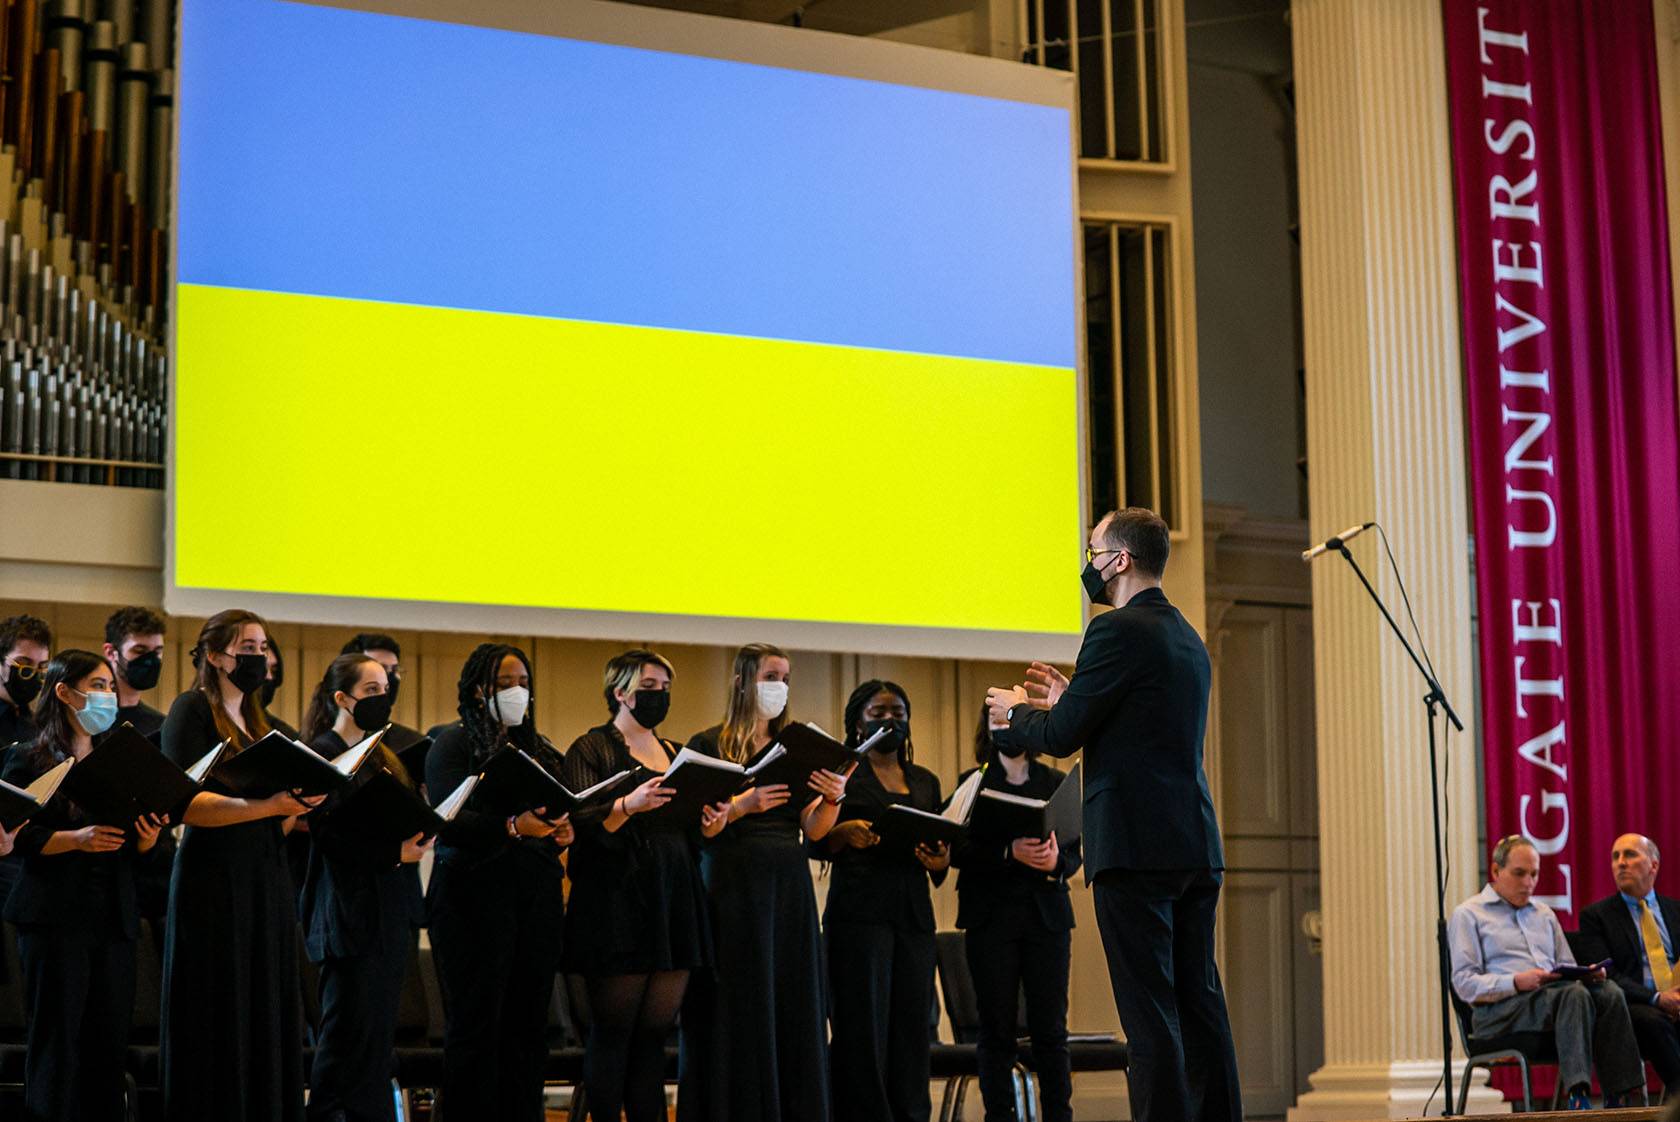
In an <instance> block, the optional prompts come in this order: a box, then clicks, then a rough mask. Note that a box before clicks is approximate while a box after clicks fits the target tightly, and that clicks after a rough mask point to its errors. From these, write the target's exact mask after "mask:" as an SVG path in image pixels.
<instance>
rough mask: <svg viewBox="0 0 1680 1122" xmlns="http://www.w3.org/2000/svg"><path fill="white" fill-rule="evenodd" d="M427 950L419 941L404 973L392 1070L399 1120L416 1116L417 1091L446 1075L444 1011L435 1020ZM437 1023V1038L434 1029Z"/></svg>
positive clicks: (436, 1083)
mask: <svg viewBox="0 0 1680 1122" xmlns="http://www.w3.org/2000/svg"><path fill="white" fill-rule="evenodd" d="M431 953H432V952H431V948H429V947H428V948H426V949H425V950H424V951H422V950H421V949H420V947H419V946H418V943H417V944H416V946H415V947H414V949H413V950H412V951H411V952H410V954H409V958H408V970H407V972H406V973H405V974H404V975H403V988H402V997H401V999H400V1000H399V1001H398V1004H397V1038H396V1049H395V1055H394V1057H393V1068H392V1073H391V1093H392V1095H393V1096H395V1098H396V1112H397V1119H398V1122H408V1120H409V1119H411V1118H413V1117H414V1116H415V1113H416V1112H415V1101H414V1099H415V1095H414V1092H415V1091H417V1090H421V1089H423V1088H432V1087H436V1086H437V1085H438V1083H439V1082H441V1081H442V1078H443V1046H442V1041H443V1021H442V1013H441V1011H440V1012H438V1013H437V1016H436V1018H435V1020H434V1016H433V1012H434V1010H433V1006H432V998H431V993H430V991H429V990H428V989H427V985H426V977H425V967H424V965H423V962H422V956H423V957H424V959H425V960H429V959H430V958H431ZM434 1024H435V1026H436V1032H437V1039H436V1041H434V1040H433V1037H432V1033H433V1028H434Z"/></svg>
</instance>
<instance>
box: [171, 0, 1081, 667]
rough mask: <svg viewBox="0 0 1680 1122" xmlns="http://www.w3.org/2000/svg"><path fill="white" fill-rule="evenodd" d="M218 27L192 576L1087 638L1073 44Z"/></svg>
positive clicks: (681, 30) (744, 635) (394, 606)
mask: <svg viewBox="0 0 1680 1122" xmlns="http://www.w3.org/2000/svg"><path fill="white" fill-rule="evenodd" d="M180 34H181V42H180V50H179V53H178V56H177V57H178V59H179V77H178V95H177V105H178V112H177V151H176V169H177V176H176V181H175V182H176V184H177V190H176V196H175V207H176V222H175V230H176V245H175V248H176V255H175V287H174V296H175V302H174V316H173V328H174V335H173V360H174V361H173V373H174V377H173V379H172V386H171V395H172V412H171V418H172V423H171V425H170V435H171V469H172V470H171V471H170V473H169V474H170V484H171V492H170V496H169V503H168V509H169V525H168V533H167V536H168V541H167V555H168V579H167V582H166V585H167V587H166V599H165V602H166V606H167V608H168V609H169V610H170V611H171V612H174V613H181V614H206V613H209V612H212V611H215V610H218V609H220V608H223V607H228V606H233V605H239V606H246V607H250V608H253V609H255V610H257V611H259V612H262V613H264V614H266V615H268V616H269V617H271V618H274V619H277V620H287V621H298V622H318V623H343V624H356V625H372V624H378V625H384V626H389V627H413V628H428V629H441V630H473V631H486V632H490V631H496V632H512V633H519V634H538V635H558V636H580V637H599V638H608V637H611V638H636V639H658V640H664V641H675V642H706V643H736V642H741V641H747V640H753V639H765V640H769V641H774V642H781V643H784V644H788V645H791V646H796V647H799V648H803V649H832V650H856V651H876V652H882V653H906V654H929V655H952V656H958V657H991V658H1013V657H1024V656H1029V655H1031V656H1041V657H1042V656H1061V655H1065V654H1067V653H1068V652H1070V651H1071V650H1072V649H1073V646H1074V645H1075V643H1076V640H1077V636H1078V633H1079V631H1080V629H1081V627H1082V625H1083V622H1084V610H1083V604H1082V601H1081V598H1080V590H1079V582H1078V570H1079V568H1080V565H1081V563H1082V558H1081V557H1080V554H1079V549H1080V547H1081V545H1082V533H1083V520H1084V514H1083V494H1084V485H1083V467H1082V465H1083V463H1084V455H1083V438H1082V432H1083V423H1082V413H1081V402H1082V399H1083V388H1082V387H1083V382H1082V377H1081V373H1080V370H1079V357H1078V356H1079V350H1080V348H1079V345H1078V332H1079V329H1080V328H1079V306H1078V283H1079V280H1078V272H1077V270H1078V263H1077V260H1076V254H1075V252H1074V249H1075V244H1076V241H1075V239H1076V237H1077V217H1076V215H1077V212H1076V207H1075V199H1074V192H1075V183H1076V180H1075V159H1074V149H1073V132H1072V120H1071V110H1070V105H1071V98H1072V85H1071V78H1070V76H1069V75H1066V74H1062V73H1059V72H1054V71H1045V70H1042V69H1038V68H1033V67H1027V66H1021V65H1015V64H1012V63H1009V62H1004V61H998V60H992V59H985V58H978V57H971V56H966V55H961V54H958V53H955V52H947V51H934V50H928V49H923V48H917V47H911V46H906V45H903V44H898V43H891V42H884V41H879V40H874V39H862V38H853V37H844V36H837V35H828V34H823V33H815V32H810V31H804V30H796V29H793V28H787V27H779V26H770V25H763V24H754V23H747V22H744V21H735V20H722V19H713V18H708V17H700V16H693V15H688V14H683V13H672V12H666V11H660V10H653V9H647V8H640V7H632V6H629V5H622V4H607V3H590V2H569V3H564V4H531V3H526V2H524V0H471V2H469V0H389V2H371V0H363V2H360V3H357V4H355V5H354V6H353V7H352V6H350V5H328V4H321V3H295V2H284V0H184V3H183V4H182V22H181V32H180Z"/></svg>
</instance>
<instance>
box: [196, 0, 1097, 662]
mask: <svg viewBox="0 0 1680 1122" xmlns="http://www.w3.org/2000/svg"><path fill="white" fill-rule="evenodd" d="M186 2H188V3H191V2H198V3H206V2H214V0H186ZM289 2H292V3H306V4H310V5H313V6H316V7H325V8H339V9H345V10H350V11H361V12H371V13H378V14H384V15H393V16H407V17H413V18H420V19H428V20H435V21H438V22H443V23H454V24H460V25H464V26H474V27H488V28H496V29H501V30H507V31H516V32H525V33H530V34H538V35H549V36H555V37H559V38H565V39H579V40H587V41H592V42H598V43H607V44H612V45H618V46H627V47H639V48H643V49H648V50H661V51H669V52H672V53H676V54H684V55H693V56H699V57H706V58H716V59H723V60H728V61H735V62H746V63H753V64H757V65H761V66H774V67H778V68H781V69H789V70H801V71H809V72H812V73H819V74H830V75H835V76H839V77H850V78H861V79H866V80H873V81H880V82H888V83H892V84H895V85H901V86H914V87H920V88H924V89H933V90H944V91H948V92H952V93H962V94H971V95H976V96H981V97H993V98H1000V99H1004V100H1011V101H1018V102H1025V103H1029V104H1034V105H1046V106H1051V107H1053V108H1058V109H1063V110H1066V111H1067V114H1068V133H1069V147H1068V151H1069V155H1070V162H1071V164H1072V167H1071V169H1070V176H1069V181H1070V183H1071V185H1072V188H1071V189H1072V194H1073V198H1072V199H1071V200H1070V202H1071V207H1070V214H1071V217H1072V225H1071V227H1070V229H1069V231H1068V237H1069V238H1070V239H1071V245H1072V247H1073V251H1072V253H1071V254H1070V259H1071V261H1072V267H1073V276H1072V278H1071V285H1070V293H1071V294H1072V296H1073V300H1072V304H1073V306H1072V307H1071V308H1070V309H1069V314H1070V316H1071V317H1072V318H1073V321H1074V322H1073V330H1074V332H1075V341H1076V342H1075V354H1076V361H1075V373H1076V379H1077V399H1078V421H1077V433H1078V442H1079V447H1078V463H1079V480H1078V492H1079V511H1080V512H1081V520H1080V521H1081V524H1080V525H1078V526H1075V527H1071V528H1070V538H1069V543H1068V559H1069V568H1068V574H1067V592H1066V595H1067V596H1068V597H1069V599H1070V600H1073V599H1077V600H1078V604H1079V611H1080V616H1081V618H1083V617H1084V615H1085V612H1086V609H1085V605H1084V599H1083V596H1082V593H1081V591H1080V587H1079V581H1078V579H1077V576H1078V567H1077V564H1076V562H1077V559H1078V557H1079V556H1080V551H1081V550H1083V548H1084V546H1085V527H1084V525H1083V515H1084V512H1086V511H1087V510H1088V509H1089V505H1090V458H1089V451H1088V450H1089V446H1090V432H1089V416H1088V404H1087V403H1088V397H1087V395H1088V384H1087V378H1088V374H1087V370H1086V358H1085V347H1084V337H1085V334H1084V333H1085V313H1084V306H1083V302H1082V300H1081V299H1080V294H1081V293H1083V291H1084V258H1083V253H1082V251H1081V248H1080V247H1081V245H1082V241H1081V228H1080V221H1081V216H1080V210H1079V198H1078V193H1079V177H1078V152H1079V137H1078V122H1077V109H1076V105H1075V98H1076V96H1077V87H1076V84H1075V80H1074V77H1073V75H1072V74H1070V73H1067V72H1065V71H1058V70H1050V69H1047V68H1043V67H1036V66H1029V65H1026V64H1020V63H1014V62H1010V61H1008V60H1004V59H994V58H989V57H985V56H980V55H969V54H963V53H960V52H955V51H946V50H938V49H934V48H929V47H920V46H914V45H911V44H905V43H897V42H892V41H889V40H883V39H875V38H863V37H855V36H848V35H841V34H837V33H832V32H823V31H811V30H806V29H802V28H792V27H785V26H780V25H774V24H763V23H755V22H751V21H746V20H734V19H727V18H723V17H717V16H705V15H696V14H692V13H687V12H675V11H669V10H666V9H662V8H645V7H639V6H635V5H632V4H626V3H609V2H606V0H566V2H565V3H563V4H531V3H529V0H338V2H333V3H328V2H326V0H289ZM180 26H181V20H180V15H179V13H178V14H177V20H176V32H175V33H176V37H177V41H176V57H177V58H179V57H180V42H179V37H180ZM187 96H191V95H190V91H187V90H184V89H177V91H176V101H177V106H179V105H180V104H181V103H182V101H183V98H184V97H187ZM180 116H181V115H180V112H179V111H177V112H176V113H175V114H173V115H172V120H173V127H174V136H173V137H172V138H171V145H170V153H171V161H172V168H171V183H177V182H179V172H180ZM172 195H173V197H172V201H171V206H172V207H173V208H176V213H173V214H172V217H171V226H170V231H171V239H170V286H171V292H172V293H173V292H174V289H175V283H176V276H175V271H174V263H175V242H174V237H175V233H176V231H178V230H179V228H180V226H179V213H178V208H179V205H180V203H179V200H180V192H179V191H174V192H172ZM176 322H177V317H175V316H173V315H172V316H171V317H170V319H169V333H168V339H167V345H168V353H169V370H170V372H171V375H173V372H174V371H175V369H176V338H175V331H176ZM175 383H176V379H175V378H174V377H173V376H171V377H170V378H169V424H168V437H169V439H168V456H169V461H168V470H167V471H166V473H165V477H166V484H165V487H166V494H165V502H164V543H163V545H164V574H163V575H164V582H163V584H164V608H165V610H166V611H168V612H169V613H170V614H171V615H185V616H208V615H212V614H214V613H215V612H218V611H221V610H222V609H224V608H228V607H232V606H238V607H242V608H246V609H249V610H251V611H254V612H256V613H258V614H259V615H261V616H263V617H264V618H265V619H269V620H272V621H275V622H281V623H298V624H319V625H325V626H337V627H345V628H360V629H366V628H369V627H383V628H389V629H399V630H418V631H446V632H461V633H489V634H516V635H533V636H542V637H551V638H559V639H614V640H627V641H659V642H668V643H692V644H701V645H721V646H735V645H740V644H744V643H749V642H770V643H775V644H778V645H781V646H784V647H788V648H791V649H797V650H825V651H835V652H844V653H858V654H882V655H908V656H923V657H936V658H956V659H995V660H1024V659H1033V658H1038V659H1066V658H1071V657H1072V655H1073V654H1074V653H1075V652H1076V651H1077V650H1078V647H1079V643H1080V639H1081V636H1080V635H1078V634H1062V633H1058V632H1023V631H996V630H985V629H966V628H940V627H903V626H893V625H887V624H863V623H839V622H814V621H808V620H776V619H760V618H742V617H719V616H701V615H677V614H665V613H655V612H636V611H588V610H580V609H571V608H548V607H524V606H515V605H501V604H471V603H462V602H445V601H418V600H395V599H382V598H376V597H345V596H323V595H306V594H297V593H276V592H249V591H242V590H231V591H224V590H219V589H206V588H196V587H183V586H181V585H179V584H178V583H176V579H175V465H176V461H175V437H176V424H175V417H176V401H175V388H176V387H175ZM399 435H400V434H399ZM250 544H251V545H252V546H253V547H254V546H255V545H256V544H257V543H256V542H252V543H250ZM959 563H960V559H959V558H957V557H955V556H953V559H952V564H953V565H955V564H959ZM1007 594H1008V590H1007V589H1000V590H999V595H1007Z"/></svg>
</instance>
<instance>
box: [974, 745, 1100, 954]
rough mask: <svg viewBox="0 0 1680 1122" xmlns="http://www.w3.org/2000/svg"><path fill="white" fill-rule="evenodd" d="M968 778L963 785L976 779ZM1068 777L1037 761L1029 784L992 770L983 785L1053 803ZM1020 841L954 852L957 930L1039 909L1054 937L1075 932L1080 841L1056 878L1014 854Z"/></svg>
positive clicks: (1063, 854)
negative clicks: (1072, 889)
mask: <svg viewBox="0 0 1680 1122" xmlns="http://www.w3.org/2000/svg"><path fill="white" fill-rule="evenodd" d="M973 774H974V771H973V769H970V770H968V771H966V772H964V773H963V774H962V776H961V777H960V778H959V779H958V781H957V782H958V784H959V785H960V784H961V783H962V782H963V781H965V780H967V779H968V777H969V776H971V775H973ZM1066 778H1067V775H1066V773H1064V772H1062V771H1060V770H1058V769H1056V768H1053V767H1051V766H1050V765H1048V764H1043V763H1040V762H1038V761H1037V760H1034V761H1032V762H1031V763H1030V764H1028V765H1027V779H1026V782H1024V783H1020V784H1014V783H1011V782H1009V777H1008V776H1007V775H1005V774H1004V770H1003V767H1002V765H1001V764H1000V765H997V766H995V767H990V768H987V769H986V775H985V778H984V779H982V780H981V781H980V786H981V788H982V789H985V788H990V789H991V790H994V791H1003V792H1006V793H1008V794H1011V795H1021V796H1024V797H1025V798H1029V799H1048V798H1049V797H1050V796H1051V795H1054V794H1055V793H1056V788H1058V787H1060V786H1061V785H1062V780H1064V779H1066ZM1013 841H1014V839H1008V840H1004V839H1000V838H966V839H964V840H963V841H962V842H959V843H958V844H957V845H955V846H952V848H951V866H952V868H954V869H956V870H957V926H958V927H962V928H968V927H980V926H983V925H984V924H986V923H987V922H989V921H990V920H992V919H994V918H997V917H998V916H999V915H1000V913H1002V912H1004V911H1006V910H1015V909H1020V908H1031V907H1036V908H1037V909H1038V912H1039V915H1040V916H1041V917H1042V918H1043V920H1044V925H1045V926H1046V927H1048V928H1049V929H1050V930H1052V931H1067V930H1071V929H1072V927H1073V905H1072V903H1071V902H1070V901H1069V899H1068V884H1067V882H1068V878H1069V877H1071V876H1072V875H1073V874H1074V873H1076V872H1078V871H1079V864H1080V852H1079V839H1077V838H1075V839H1074V840H1073V841H1072V842H1071V843H1070V844H1067V845H1062V846H1060V856H1058V858H1057V860H1056V868H1055V871H1054V872H1048V873H1046V872H1040V871H1039V870H1038V869H1030V868H1028V867H1027V866H1025V865H1023V864H1021V863H1020V862H1019V861H1017V860H1015V858H1014V856H1013V855H1012V854H1011V852H1010V847H1011V845H1012V844H1013Z"/></svg>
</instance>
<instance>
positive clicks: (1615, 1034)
mask: <svg viewBox="0 0 1680 1122" xmlns="http://www.w3.org/2000/svg"><path fill="white" fill-rule="evenodd" d="M1539 876H1540V854H1539V853H1537V852H1536V851H1535V849H1534V844H1533V843H1532V842H1530V841H1529V840H1528V839H1527V838H1525V837H1521V836H1520V835H1519V836H1513V837H1508V838H1504V839H1502V840H1501V841H1500V842H1499V844H1498V845H1496V846H1495V847H1494V849H1493V866H1492V869H1491V870H1490V875H1489V884H1488V886H1487V887H1486V888H1484V889H1482V890H1481V892H1479V893H1477V894H1476V895H1474V896H1472V897H1470V899H1468V900H1466V901H1465V902H1464V903H1462V904H1460V905H1459V906H1458V907H1456V908H1454V909H1453V913H1452V918H1451V919H1450V920H1449V921H1448V924H1447V935H1448V942H1449V945H1450V946H1451V949H1452V983H1453V989H1454V990H1455V991H1457V993H1458V996H1459V997H1461V998H1463V999H1464V1001H1466V1002H1468V1003H1469V1004H1470V1005H1471V1007H1472V1008H1473V1010H1474V1012H1473V1014H1472V1017H1471V1022H1470V1023H1471V1032H1472V1033H1473V1035H1475V1036H1478V1037H1490V1036H1503V1035H1505V1034H1506V1033H1512V1032H1546V1031H1548V1030H1549V1031H1550V1032H1551V1033H1552V1035H1553V1037H1554V1038H1555V1039H1556V1041H1557V1053H1558V1066H1559V1067H1560V1068H1562V1073H1561V1074H1562V1076H1563V1085H1564V1086H1565V1087H1566V1088H1568V1090H1569V1109H1570V1110H1586V1109H1588V1108H1590V1107H1591V1106H1592V1100H1591V1098H1590V1097H1589V1095H1590V1089H1591V1084H1592V1069H1593V1063H1594V1062H1595V1061H1596V1063H1597V1065H1598V1081H1599V1084H1600V1085H1601V1086H1602V1087H1603V1088H1604V1091H1605V1095H1604V1105H1605V1106H1626V1105H1628V1103H1629V1102H1630V1100H1631V1099H1632V1097H1633V1096H1635V1095H1638V1094H1639V1092H1640V1090H1641V1088H1642V1087H1643V1086H1644V1083H1645V1064H1644V1062H1643V1061H1641V1060H1640V1058H1639V1049H1638V1046H1637V1045H1636V1044H1635V1043H1634V1037H1633V1024H1632V1022H1630V1021H1629V1019H1628V1011H1627V1002H1626V1000H1625V999H1624V998H1623V997H1622V991H1621V988H1620V987H1618V986H1617V985H1616V983H1615V982H1612V981H1609V980H1608V979H1606V978H1605V977H1604V975H1603V973H1602V972H1600V973H1599V974H1598V975H1597V976H1596V977H1594V978H1593V979H1591V981H1590V982H1588V983H1585V984H1583V983H1581V982H1563V981H1561V979H1560V977H1559V975H1558V974H1557V973H1556V972H1555V970H1554V968H1555V967H1557V966H1559V965H1570V966H1573V965H1574V964H1575V956H1574V955H1573V954H1572V953H1570V950H1569V942H1568V940H1566V939H1565V938H1564V935H1563V927H1562V925H1561V924H1559V923H1558V920H1557V916H1556V915H1555V914H1553V912H1552V909H1550V908H1548V907H1547V906H1546V905H1545V904H1542V903H1540V902H1538V901H1534V900H1530V899H1529V897H1530V896H1531V895H1532V894H1533V892H1534V882H1535V880H1536V879H1537V878H1538V877H1539ZM1589 1057H1590V1058H1589Z"/></svg>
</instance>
